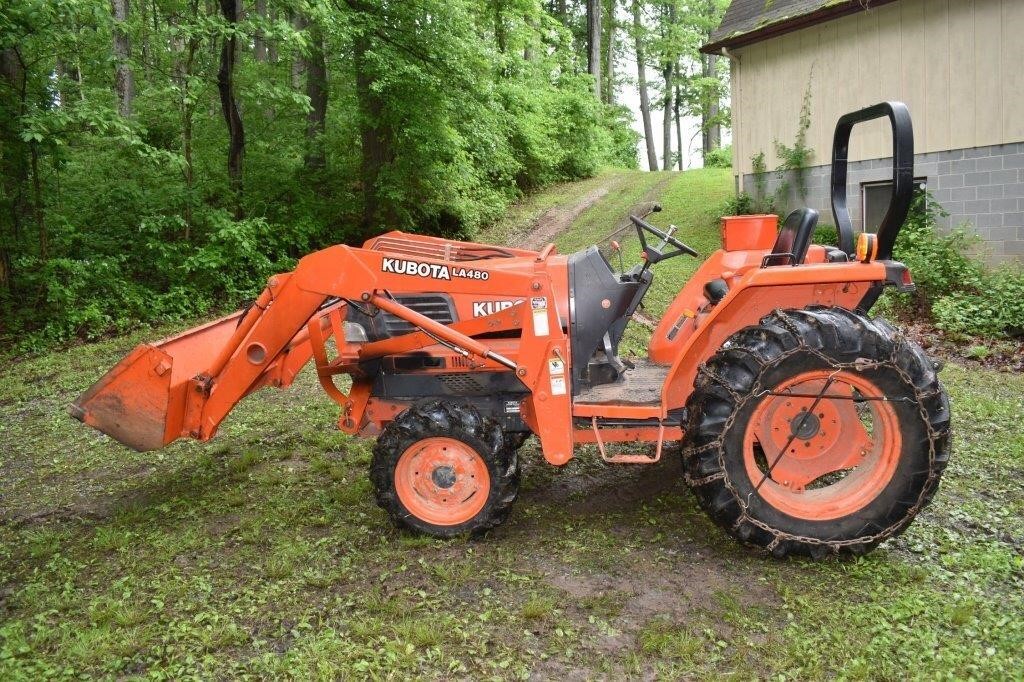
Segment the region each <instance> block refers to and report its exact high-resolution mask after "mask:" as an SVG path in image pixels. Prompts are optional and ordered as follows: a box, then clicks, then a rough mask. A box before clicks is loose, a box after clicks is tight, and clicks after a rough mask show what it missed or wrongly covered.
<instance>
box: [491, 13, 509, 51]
mask: <svg viewBox="0 0 1024 682" xmlns="http://www.w3.org/2000/svg"><path fill="white" fill-rule="evenodd" d="M504 4H505V2H504V0H494V42H496V43H497V44H498V52H501V53H502V54H505V50H506V49H507V47H508V34H507V32H506V30H505V17H504V12H503V10H504V7H503V5H504Z"/></svg>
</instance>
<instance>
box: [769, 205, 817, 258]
mask: <svg viewBox="0 0 1024 682" xmlns="http://www.w3.org/2000/svg"><path fill="white" fill-rule="evenodd" d="M817 224H818V212H817V211H815V210H814V209H813V208H798V209H797V210H795V211H793V212H792V213H790V214H789V215H788V216H786V220H785V221H784V222H783V223H782V228H781V229H780V230H779V236H778V237H776V238H775V246H773V247H772V252H771V253H770V254H768V255H767V256H765V258H764V260H763V261H762V262H761V267H763V268H764V267H770V266H773V265H800V264H801V263H803V262H804V259H805V258H807V248H808V247H809V246H810V245H811V236H812V235H813V234H814V228H815V226H817Z"/></svg>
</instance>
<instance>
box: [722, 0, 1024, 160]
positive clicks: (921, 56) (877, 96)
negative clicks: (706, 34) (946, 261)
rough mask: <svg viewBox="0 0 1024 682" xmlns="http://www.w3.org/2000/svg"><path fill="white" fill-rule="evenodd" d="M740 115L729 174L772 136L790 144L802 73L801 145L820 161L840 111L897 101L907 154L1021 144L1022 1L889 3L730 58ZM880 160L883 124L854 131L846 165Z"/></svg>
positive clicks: (767, 148) (769, 149)
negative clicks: (905, 121)
mask: <svg viewBox="0 0 1024 682" xmlns="http://www.w3.org/2000/svg"><path fill="white" fill-rule="evenodd" d="M735 55H736V56H737V57H738V58H739V59H740V64H739V66H738V68H736V72H735V74H734V82H735V83H737V84H738V86H739V87H738V88H737V89H736V91H735V92H734V97H738V98H742V102H738V103H737V104H738V105H739V107H738V108H739V110H740V111H741V112H742V114H741V116H742V118H741V119H740V120H739V121H737V122H736V128H737V129H736V136H737V139H738V140H739V147H740V148H739V150H738V153H739V154H740V155H742V157H737V158H736V166H737V168H738V170H739V171H740V172H743V173H749V172H750V170H751V163H750V158H751V156H752V155H753V154H756V153H757V152H758V151H764V152H765V155H766V157H767V159H768V163H769V167H772V168H774V167H775V165H777V164H778V159H777V157H776V154H775V150H774V145H773V140H775V139H778V140H780V141H781V142H783V143H785V144H787V145H791V144H792V142H793V138H794V136H795V134H796V130H797V124H798V120H799V116H800V105H801V103H802V100H803V93H804V90H805V88H806V87H807V82H808V80H807V79H808V75H809V74H810V73H811V69H812V65H813V73H814V76H813V79H812V83H811V92H812V116H811V129H810V131H809V132H808V142H809V143H810V144H811V145H812V147H813V148H814V163H815V164H822V163H827V162H828V159H829V155H830V152H831V145H832V128H833V126H834V125H835V121H836V119H837V118H838V117H839V116H840V115H841V114H843V113H845V112H847V111H851V110H853V109H856V108H859V107H862V106H867V105H869V104H873V103H875V102H877V101H880V100H882V99H897V100H902V101H904V102H906V103H907V105H908V106H909V107H910V111H911V114H912V115H913V116H914V127H915V140H916V148H917V151H918V152H929V151H940V150H944V149H958V148H962V147H976V146H985V145H993V144H1003V143H1007V142H1019V141H1022V140H1024V115H1022V113H1021V112H1022V111H1024V1H1022V0H899V1H898V2H894V3H891V4H887V5H883V6H882V7H879V8H876V9H873V10H871V11H868V12H861V13H858V14H855V15H850V16H847V17H843V18H841V19H837V20H835V21H831V22H828V23H826V24H822V25H819V26H812V27H810V28H806V29H803V30H801V31H797V32H795V33H790V34H787V35H784V36H781V37H779V38H773V39H771V40H767V41H764V42H762V43H757V44H754V45H750V46H747V47H744V48H741V49H737V50H736V51H735ZM889 153H891V141H890V137H889V133H888V129H887V126H886V124H885V123H883V122H877V123H874V124H871V125H868V126H859V127H858V129H857V130H856V132H855V133H854V137H853V139H852V141H851V158H852V159H866V158H878V157H884V156H887V155H889Z"/></svg>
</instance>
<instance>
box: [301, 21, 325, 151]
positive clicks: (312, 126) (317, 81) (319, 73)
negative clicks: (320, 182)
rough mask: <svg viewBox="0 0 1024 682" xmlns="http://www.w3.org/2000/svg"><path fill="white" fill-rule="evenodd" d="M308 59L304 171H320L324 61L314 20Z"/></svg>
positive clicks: (323, 124)
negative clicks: (307, 104)
mask: <svg viewBox="0 0 1024 682" xmlns="http://www.w3.org/2000/svg"><path fill="white" fill-rule="evenodd" d="M309 45H310V51H309V58H308V60H307V62H306V64H307V68H306V95H307V96H308V97H309V106H310V110H309V113H308V114H306V144H307V149H306V158H305V166H306V170H310V171H312V170H319V169H321V168H323V167H324V166H325V165H326V163H327V152H326V150H325V148H324V127H325V125H326V122H327V94H328V93H327V64H326V62H325V61H324V36H323V32H322V31H321V30H320V26H319V25H317V24H316V22H310V23H309Z"/></svg>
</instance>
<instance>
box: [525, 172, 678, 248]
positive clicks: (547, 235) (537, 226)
mask: <svg viewBox="0 0 1024 682" xmlns="http://www.w3.org/2000/svg"><path fill="white" fill-rule="evenodd" d="M673 179H674V176H673V175H669V176H668V177H665V178H662V179H661V180H659V181H658V182H657V183H656V184H655V185H654V186H653V187H651V188H650V189H649V190H648V191H647V193H646V194H645V195H644V197H643V198H642V199H641V200H640V201H639V202H637V204H635V205H641V204H645V203H650V202H656V201H658V199H659V198H660V197H661V194H662V192H663V191H664V190H665V188H666V187H667V186H668V185H669V183H671V182H672V180H673ZM623 182H624V181H623V179H622V178H612V179H610V180H609V181H608V182H607V183H606V184H604V185H602V186H600V187H597V188H595V189H593V190H591V191H590V192H588V193H587V194H585V195H584V196H583V197H581V198H579V199H577V200H575V201H573V202H571V203H565V204H560V205H557V206H553V207H551V208H549V209H548V210H546V211H544V213H542V214H541V215H540V217H538V218H537V219H536V220H535V221H534V223H533V226H532V227H531V228H530V229H529V231H527V232H526V234H525V235H523V238H522V245H523V248H525V249H533V250H539V249H542V248H544V246H545V245H546V244H548V243H550V242H553V241H555V240H556V239H557V238H558V236H559V235H560V234H562V233H563V232H565V231H566V230H568V229H569V228H570V227H572V224H573V223H574V222H576V220H578V219H579V217H580V216H581V215H583V213H584V212H585V211H586V210H587V209H589V208H591V207H593V206H594V205H595V204H597V203H598V202H599V201H601V199H603V198H604V197H606V196H608V193H609V192H610V191H612V190H615V189H618V188H619V187H621V185H622V184H623ZM628 224H629V222H628V218H627V217H626V216H625V215H623V216H622V218H621V220H619V222H618V223H617V224H616V226H615V230H616V231H617V230H619V229H621V228H623V227H626V226H628Z"/></svg>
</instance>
